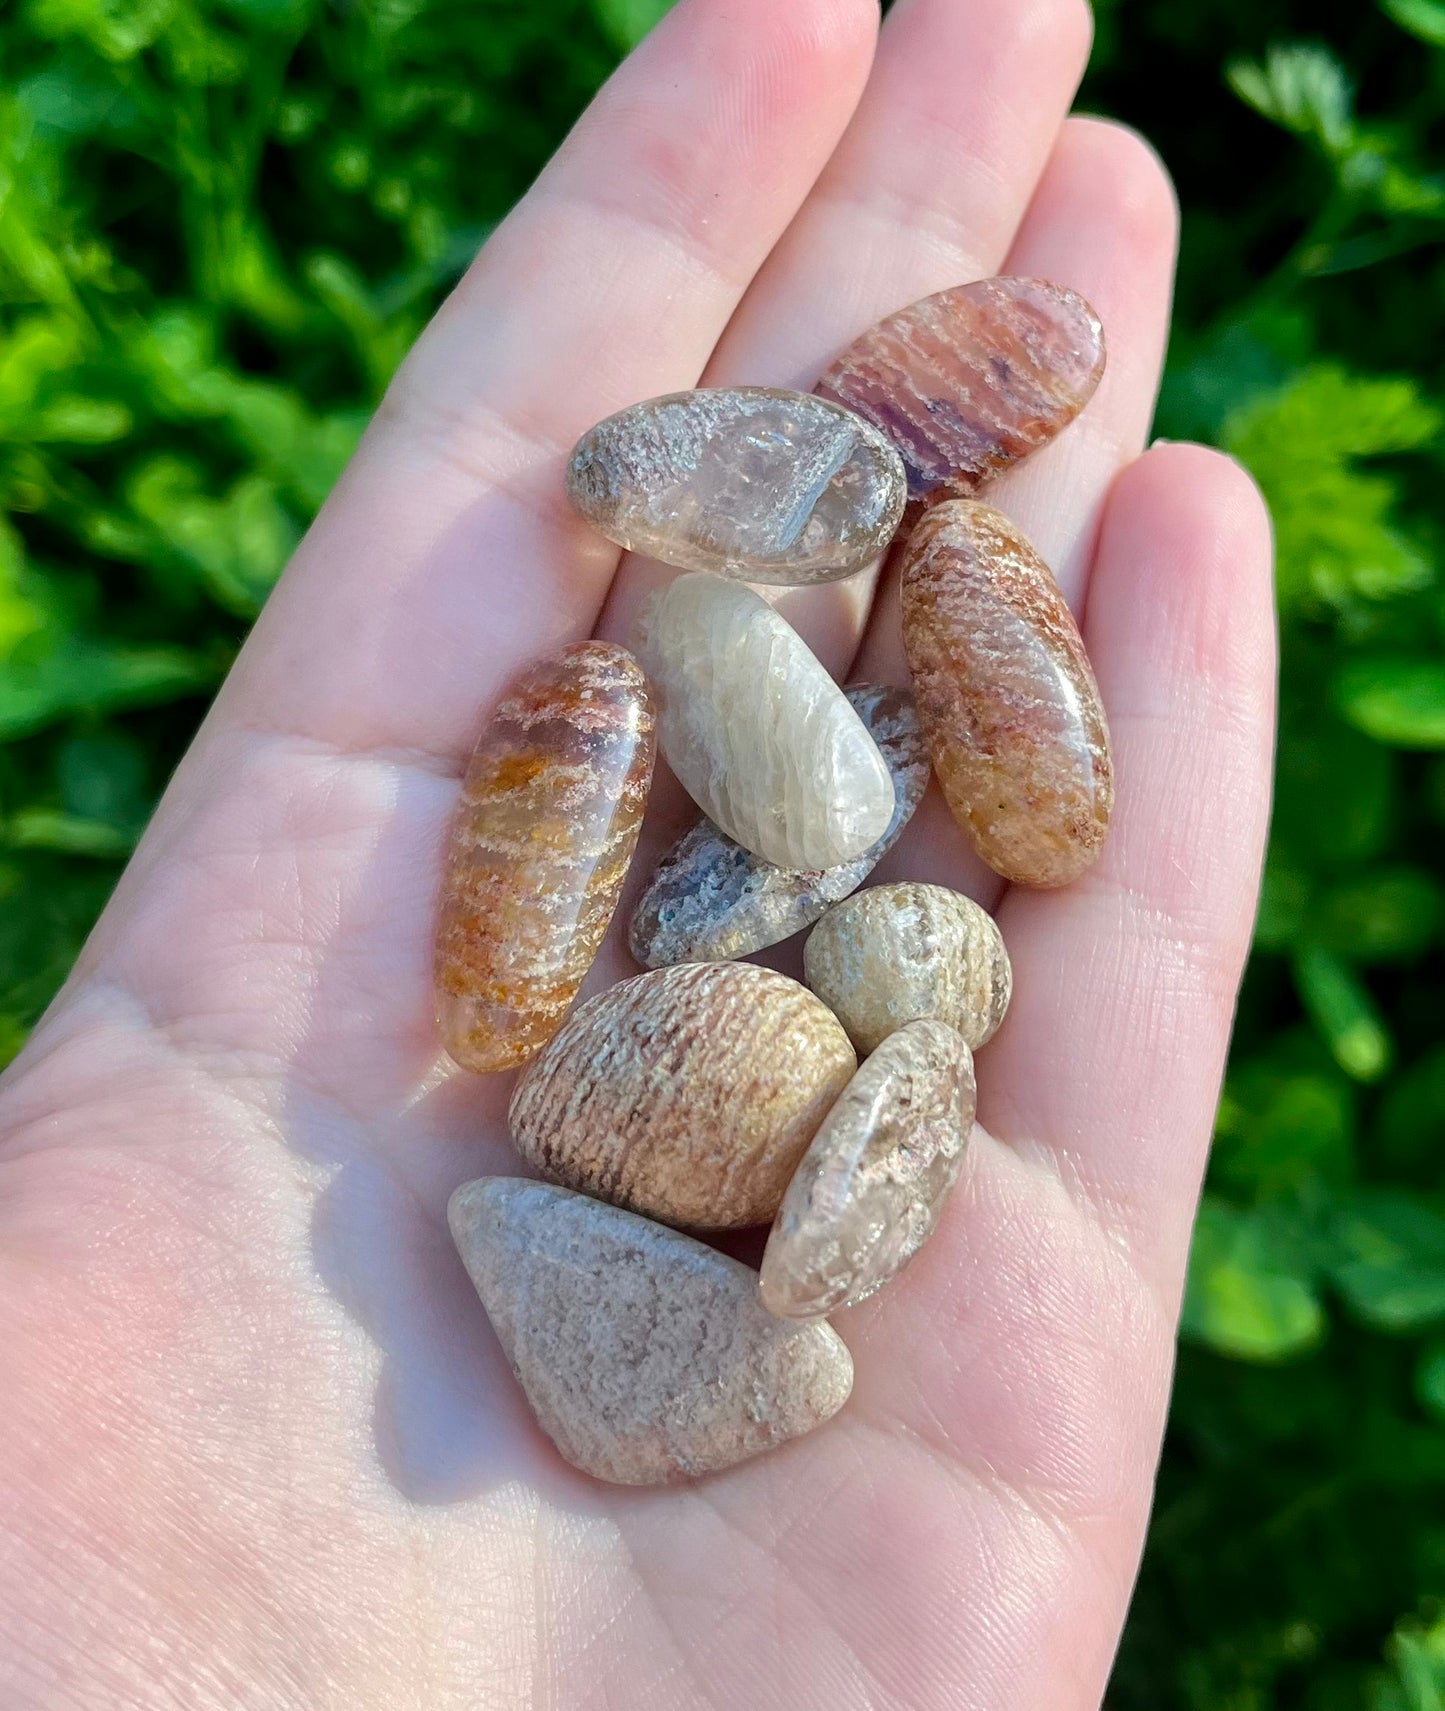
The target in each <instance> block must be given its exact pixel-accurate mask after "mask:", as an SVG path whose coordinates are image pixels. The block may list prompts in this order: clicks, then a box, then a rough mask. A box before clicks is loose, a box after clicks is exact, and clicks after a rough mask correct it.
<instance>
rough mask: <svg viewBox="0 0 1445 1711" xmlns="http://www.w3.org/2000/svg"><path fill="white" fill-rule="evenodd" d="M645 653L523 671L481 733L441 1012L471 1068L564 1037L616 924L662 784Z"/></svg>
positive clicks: (444, 913)
mask: <svg viewBox="0 0 1445 1711" xmlns="http://www.w3.org/2000/svg"><path fill="white" fill-rule="evenodd" d="M654 748H655V733H654V720H653V711H652V704H651V700H650V697H649V695H648V690H647V684H646V681H645V679H644V678H643V675H642V670H641V668H640V667H639V665H638V663H637V661H636V660H635V659H634V658H633V657H632V655H631V654H630V653H628V652H627V650H626V649H625V648H620V647H617V646H615V645H614V644H612V643H610V642H579V643H577V644H576V645H575V646H573V647H569V648H566V649H564V650H563V651H562V652H561V653H559V654H555V655H552V656H551V657H549V658H547V659H543V660H540V661H539V662H538V663H537V664H535V665H533V666H531V667H530V668H529V669H528V670H526V671H524V672H523V673H522V675H521V676H520V677H518V678H517V679H516V680H515V682H514V683H513V684H512V685H511V687H510V688H509V689H508V690H507V692H506V694H505V695H504V696H503V698H502V701H501V703H500V704H499V706H498V707H497V710H496V712H495V713H494V714H493V715H492V719H491V722H490V723H489V724H488V726H487V728H486V729H485V730H484V731H483V733H482V736H481V739H480V741H479V742H478V744H477V747H476V751H475V752H474V754H473V755H472V759H471V763H470V765H469V766H468V768H467V772H466V777H465V779H464V781H463V784H462V794H461V800H460V802H459V803H458V806H457V811H456V816H455V818H454V820H453V822H452V830H451V839H450V842H449V845H448V848H447V854H446V868H445V876H444V878H443V882H442V896H441V911H440V917H439V920H438V925H437V942H436V958H435V963H434V980H435V987H436V1006H437V1022H438V1025H439V1027H440V1030H441V1036H442V1041H443V1044H444V1045H445V1046H446V1049H447V1051H448V1052H449V1053H450V1054H451V1056H452V1057H453V1058H454V1059H455V1060H456V1062H457V1063H459V1064H461V1065H462V1066H463V1068H465V1069H472V1070H480V1071H489V1070H500V1069H511V1068H514V1067H515V1066H516V1065H517V1064H520V1063H523V1062H525V1061H526V1059H527V1058H529V1057H530V1056H531V1055H532V1054H533V1053H534V1052H535V1051H536V1050H537V1049H538V1048H539V1047H540V1046H542V1045H543V1044H545V1042H546V1041H547V1040H548V1039H550V1038H551V1036H552V1035H553V1033H555V1031H556V1029H557V1026H558V1024H559V1023H560V1022H561V1020H562V1017H563V1016H564V1015H565V1014H566V1011H567V1008H568V1006H569V1005H570V1004H571V1003H572V1000H573V999H574V998H575V997H576V996H577V989H578V987H579V986H580V985H581V983H582V977H583V976H584V975H585V974H586V972H587V970H588V968H589V967H590V966H591V963H592V959H593V958H594V957H595V956H596V954H597V948H598V946H599V945H600V944H601V942H602V937H603V934H604V933H605V932H606V931H607V926H608V923H609V922H610V921H611V919H612V915H613V911H614V910H615V909H616V907H617V899H618V895H619V893H620V891H621V889H622V881H623V879H624V877H625V876H626V873H627V867H628V864H629V862H630V861H631V860H632V852H633V850H634V849H635V847H636V845H637V834H638V831H639V829H640V827H641V822H642V812H643V809H644V808H645V806H646V804H647V794H648V788H649V786H650V784H651V781H652V764H653V754H654Z"/></svg>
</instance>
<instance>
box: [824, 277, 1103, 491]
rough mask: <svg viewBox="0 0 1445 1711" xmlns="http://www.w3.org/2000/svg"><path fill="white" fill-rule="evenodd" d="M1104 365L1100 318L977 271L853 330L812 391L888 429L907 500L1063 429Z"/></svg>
mask: <svg viewBox="0 0 1445 1711" xmlns="http://www.w3.org/2000/svg"><path fill="white" fill-rule="evenodd" d="M1103 372H1104V335H1103V329H1102V328H1101V326H1100V324H1099V318H1098V316H1097V315H1096V314H1095V313H1094V311H1093V310H1092V309H1091V308H1090V307H1089V305H1088V304H1087V303H1086V302H1085V301H1084V300H1083V298H1082V297H1080V296H1078V295H1077V293H1075V292H1073V291H1069V290H1067V289H1066V288H1065V287H1064V286H1062V285H1053V284H1050V283H1049V282H1048V281H1047V280H1043V279H981V280H979V281H977V282H976V283H975V284H973V285H959V286H955V287H953V289H952V290H949V291H940V292H938V293H937V294H936V295H935V296H933V297H925V298H923V300H922V301H921V302H918V303H914V304H911V305H910V306H909V307H908V308H906V309H900V310H899V311H898V312H897V314H894V315H889V316H888V317H887V319H886V320H883V321H879V322H878V323H877V325H876V326H873V327H870V328H869V330H868V331H867V332H866V333H864V334H863V335H862V337H861V338H857V339H855V340H854V341H853V343H852V344H851V345H849V346H848V348H847V350H845V351H844V352H843V353H842V355H841V356H839V357H838V358H837V360H836V361H835V362H833V364H832V365H831V366H830V367H829V369H828V370H827V372H826V373H825V374H824V376H823V378H822V380H820V381H819V383H818V387H817V391H818V393H819V395H820V396H821V397H824V398H829V399H832V400H834V401H835V402H836V403H839V404H845V405H847V407H848V408H849V409H850V410H853V411H856V412H857V414H858V415H860V416H862V417H863V418H864V419H865V420H866V421H869V422H872V423H873V425H874V426H875V427H877V428H878V429H880V430H881V432H882V433H883V434H884V435H886V436H887V438H888V439H889V440H890V441H891V442H892V444H893V445H894V446H896V447H897V449H898V451H899V453H900V454H901V455H902V458H903V464H904V468H905V469H906V470H907V472H908V497H909V499H910V501H912V502H914V503H915V505H916V504H917V503H918V502H919V501H922V500H925V499H928V498H930V497H932V496H934V495H937V496H938V497H939V498H946V497H950V496H960V495H964V494H969V493H973V492H975V491H976V490H977V489H978V488H979V487H980V486H981V485H982V484H983V483H984V482H985V481H987V480H988V479H989V477H990V476H993V475H996V474H998V472H999V471H1000V470H1003V469H1006V468H1008V466H1009V465H1010V464H1013V463H1017V462H1018V460H1019V459H1020V458H1022V457H1026V456H1027V455H1028V454H1029V453H1030V452H1031V451H1034V450H1036V449H1037V448H1038V447H1039V446H1041V445H1044V444H1045V443H1046V442H1047V441H1049V440H1051V439H1052V438H1053V437H1054V435H1055V434H1057V433H1058V432H1059V431H1060V430H1061V429H1063V428H1066V427H1067V426H1068V424H1069V423H1070V422H1072V421H1073V419H1074V417H1075V416H1077V415H1078V413H1079V411H1080V410H1082V409H1083V407H1084V405H1085V404H1087V403H1088V401H1089V399H1090V397H1091V396H1092V395H1093V392H1094V389H1095V387H1096V386H1097V385H1098V384H1099V380H1100V377H1101V376H1102V374H1103Z"/></svg>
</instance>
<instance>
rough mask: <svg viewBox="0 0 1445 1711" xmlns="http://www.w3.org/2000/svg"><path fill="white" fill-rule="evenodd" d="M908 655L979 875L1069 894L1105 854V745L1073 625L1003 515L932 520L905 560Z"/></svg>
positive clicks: (989, 511) (1108, 782) (964, 504)
mask: <svg viewBox="0 0 1445 1711" xmlns="http://www.w3.org/2000/svg"><path fill="white" fill-rule="evenodd" d="M902 596H903V645H904V648H905V651H906V652H907V655H908V665H909V669H910V670H911V671H912V673H913V693H914V696H915V699H916V700H917V703H918V717H919V721H920V723H921V724H922V726H923V731H924V735H925V736H926V737H927V739H928V747H929V751H930V753H931V754H932V756H933V767H934V771H935V772H936V773H937V774H938V781H939V783H940V784H941V785H942V787H943V793H944V795H945V796H946V797H947V799H948V805H949V807H950V808H951V809H952V810H953V816H954V818H955V819H956V820H957V821H958V823H959V825H960V826H962V827H963V829H964V831H965V832H967V833H968V835H969V837H970V838H971V839H972V841H973V845H974V848H975V849H976V850H977V851H978V853H979V855H980V856H982V858H983V859H984V861H986V862H987V863H988V865H989V866H990V867H991V868H993V869H994V871H995V872H996V873H1001V874H1002V875H1003V876H1004V878H1005V879H1011V880H1014V881H1015V882H1017V883H1018V884H1021V885H1066V884H1067V883H1068V882H1069V881H1070V880H1071V879H1075V878H1077V877H1078V875H1079V874H1081V873H1082V872H1083V871H1084V869H1085V868H1087V867H1088V866H1089V864H1090V863H1091V862H1092V861H1093V860H1094V859H1095V857H1096V856H1097V855H1098V853H1099V850H1100V849H1101V847H1102V846H1103V842H1104V837H1105V834H1106V832H1107V831H1108V827H1109V815H1110V812H1111V810H1112V808H1113V801H1114V775H1113V762H1112V760H1111V757H1110V752H1109V731H1108V726H1107V725H1106V723H1105V720H1104V709H1103V705H1102V703H1101V702H1100V699H1099V689H1098V685H1097V684H1096V683H1095V681H1094V674H1093V671H1092V670H1091V669H1090V666H1089V661H1088V658H1087V656H1086V655H1085V653H1084V644H1083V641H1082V639H1081V638H1080V636H1079V630H1078V626H1077V625H1076V624H1075V623H1074V619H1073V614H1072V613H1071V612H1070V611H1069V608H1068V604H1067V602H1066V601H1065V600H1064V597H1063V595H1062V593H1060V591H1059V585H1058V584H1057V583H1056V582H1055V581H1054V578H1053V575H1052V573H1051V572H1050V570H1049V568H1048V566H1047V565H1046V564H1045V563H1044V562H1043V560H1042V559H1041V558H1040V557H1039V556H1038V554H1037V553H1036V552H1035V551H1034V549H1033V547H1032V546H1030V544H1029V543H1028V541H1027V540H1025V538H1024V536H1023V535H1022V534H1021V533H1020V531H1019V529H1018V527H1017V525H1016V524H1014V523H1013V522H1011V521H1010V520H1009V518H1007V517H1005V516H1004V515H1003V513H1002V512H1001V511H995V510H994V509H993V508H992V507H991V506H988V505H981V504H979V503H977V502H976V501H970V500H966V499H955V500H949V501H946V502H944V503H942V504H939V505H936V506H934V507H933V508H932V509H931V510H930V511H928V512H927V513H925V515H924V517H923V520H922V521H921V522H920V523H919V525H918V527H917V528H916V529H915V530H914V532H913V534H912V536H911V538H910V539H909V542H908V545H907V547H906V548H905V550H904V554H903V577H902Z"/></svg>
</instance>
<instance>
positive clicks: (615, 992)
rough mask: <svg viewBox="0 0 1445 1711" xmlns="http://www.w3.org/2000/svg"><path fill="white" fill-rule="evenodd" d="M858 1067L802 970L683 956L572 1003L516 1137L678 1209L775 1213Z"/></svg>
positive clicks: (578, 1171) (522, 1100)
mask: <svg viewBox="0 0 1445 1711" xmlns="http://www.w3.org/2000/svg"><path fill="white" fill-rule="evenodd" d="M856 1066H857V1059H856V1058H855V1057H854V1055H853V1048H852V1046H850V1045H849V1044H848V1036H847V1035H846V1034H845V1033H844V1032H843V1029H842V1027H841V1026H840V1025H839V1023H838V1021H837V1020H836V1019H835V1017H834V1016H833V1015H832V1014H831V1012H830V1011H829V1010H828V1009H827V1007H826V1005H824V1004H822V1003H820V1002H819V1000H818V999H816V998H815V997H814V996H813V994H812V993H811V992H809V991H808V989H807V988H806V987H805V986H800V985H799V984H798V982H797V981H796V980H789V979H788V978H787V976H786V975H782V974H775V973H774V972H773V970H772V969H768V968H758V967H756V966H755V965H753V964H752V963H738V962H713V963H679V964H676V965H674V966H673V967H671V968H660V969H655V970H653V971H652V972H651V973H648V974H640V975H638V976H637V977H636V978H635V979H632V980H625V981H623V982H622V984H621V985H620V986H614V987H613V988H612V989H611V991H609V992H604V993H601V994H600V995H599V996H598V997H596V998H592V999H589V1000H588V1001H587V1003H585V1004H582V1005H580V1006H579V1007H578V1009H577V1010H576V1011H575V1012H574V1013H573V1014H572V1015H571V1016H569V1017H568V1019H567V1021H566V1022H565V1023H564V1024H563V1025H562V1028H561V1029H560V1030H559V1032H558V1033H557V1035H556V1036H555V1038H554V1039H553V1040H552V1041H551V1043H550V1044H549V1045H548V1046H547V1048H546V1049H545V1051H543V1052H542V1054H541V1056H540V1057H538V1058H537V1060H536V1062H535V1063H533V1064H532V1066H531V1067H530V1068H529V1069H528V1071H527V1073H526V1075H525V1076H524V1077H523V1078H522V1080H521V1082H520V1083H519V1084H518V1087H517V1091H516V1092H515V1093H514V1094H513V1096H512V1108H511V1111H510V1113H509V1121H510V1123H511V1128H512V1138H513V1140H515V1141H516V1143H517V1148H518V1150H519V1151H520V1152H521V1154H522V1156H523V1158H525V1159H526V1160H527V1161H528V1162H529V1163H530V1164H532V1165H534V1166H535V1167H536V1168H537V1169H538V1170H540V1171H541V1172H542V1174H543V1175H544V1176H548V1177H551V1178H552V1179H553V1180H554V1181H556V1182H562V1183H565V1184H566V1185H567V1186H568V1187H569V1188H578V1189H581V1190H582V1191H583V1192H584V1193H587V1194H595V1195H597V1196H598V1197H599V1198H600V1199H603V1200H610V1201H612V1202H613V1203H614V1204H616V1205H619V1206H626V1207H628V1208H629V1209H631V1210H632V1211H634V1212H644V1213H646V1214H648V1215H649V1216H650V1217H653V1218H660V1219H662V1220H663V1221H664V1222H665V1223H669V1224H682V1225H686V1226H689V1227H691V1228H693V1229H729V1228H741V1227H743V1226H746V1225H749V1224H765V1223H767V1222H768V1221H769V1219H771V1218H772V1216H773V1214H774V1213H775V1212H776V1211H777V1209H778V1202H779V1201H780V1200H781V1199H782V1197H783V1190H784V1189H785V1188H786V1187H787V1185H788V1178H789V1177H790V1176H791V1175H792V1174H793V1169H794V1167H795V1166H796V1165H797V1162H798V1160H799V1159H800V1158H801V1157H802V1156H803V1152H804V1150H805V1149H806V1147H807V1145H808V1142H809V1141H810V1140H811V1139H812V1138H813V1133H814V1131H815V1130H816V1129H817V1127H818V1125H819V1123H820V1122H822V1120H823V1115H824V1113H825V1112H826V1111H827V1109H828V1107H829V1106H830V1105H831V1104H832V1103H833V1101H834V1099H836V1098H837V1096H838V1094H839V1093H841V1092H842V1090H843V1088H844V1087H845V1086H846V1085H847V1082H848V1079H849V1077H850V1076H851V1075H852V1073H853V1071H854V1069H855V1068H856Z"/></svg>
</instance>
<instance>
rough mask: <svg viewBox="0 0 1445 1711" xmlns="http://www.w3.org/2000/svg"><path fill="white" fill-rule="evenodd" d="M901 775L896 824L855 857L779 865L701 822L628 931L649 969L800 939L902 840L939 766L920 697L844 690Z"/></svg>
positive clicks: (882, 688)
mask: <svg viewBox="0 0 1445 1711" xmlns="http://www.w3.org/2000/svg"><path fill="white" fill-rule="evenodd" d="M845 694H846V695H847V697H848V700H849V702H850V703H851V705H852V707H853V709H854V711H855V712H856V713H857V714H858V717H859V718H860V719H862V721H863V723H864V725H865V726H866V728H867V730H868V734H869V736H871V737H872V738H873V740H874V742H875V743H877V745H878V752H879V753H880V754H881V755H882V756H883V759H884V761H885V762H886V763H887V766H888V770H889V773H890V774H891V775H892V778H893V795H894V808H893V818H892V819H891V820H890V821H889V823H888V829H887V831H886V832H884V834H883V836H882V837H881V838H880V839H879V840H878V842H877V843H876V844H874V845H872V846H871V848H869V849H867V850H865V851H864V852H863V854H862V855H861V856H859V857H858V858H857V860H856V861H848V862H842V863H840V864H839V865H838V866H837V867H829V868H822V869H818V868H804V869H801V870H799V869H796V868H785V867H773V866H771V865H770V864H769V863H768V862H765V861H762V860H760V859H759V858H758V857H757V856H755V855H752V854H750V853H749V852H748V851H747V850H745V849H743V847H742V846H741V845H740V844H735V843H734V842H733V840H732V839H731V838H730V837H728V836H727V834H726V833H725V832H721V831H719V830H718V828H717V827H716V826H715V825H714V824H713V823H712V821H711V820H708V819H702V820H699V821H698V823H697V824H696V825H695V826H694V827H693V828H692V830H691V831H690V832H688V833H687V834H686V835H685V836H684V837H683V838H682V839H681V840H680V842H679V843H677V844H676V845H675V846H674V847H673V849H672V850H671V851H670V852H669V853H668V854H667V855H665V856H664V857H663V858H662V861H661V862H660V863H659V865H658V868H657V871H656V872H655V873H654V874H653V876H652V878H651V879H650V880H649V881H648V885H647V889H646V890H645V891H644V892H643V894H642V896H641V897H640V898H639V899H638V902H637V906H636V908H635V909H634V910H633V913H632V920H631V923H630V925H629V928H628V944H629V945H630V947H631V949H632V954H633V956H635V957H636V958H637V960H638V962H640V963H641V964H642V966H643V967H644V968H662V967H664V966H665V965H667V964H668V963H676V962H722V961H726V960H728V959H730V958H732V957H742V956H748V955H749V954H750V953H751V952H753V951H757V950H762V949H763V948H764V947H765V946H767V945H775V944H777V943H779V941H780V940H782V939H786V938H791V936H792V935H793V934H794V933H799V932H801V931H802V930H803V928H804V927H808V926H811V925H812V924H813V922H814V921H816V920H817V919H818V917H819V916H820V915H821V914H822V913H823V912H824V910H825V909H827V908H828V906H829V905H830V904H833V903H836V902H837V901H838V900H839V898H842V897H846V896H847V895H848V893H849V892H850V891H855V890H857V888H858V887H859V886H860V885H861V884H862V883H863V881H864V880H865V879H866V878H867V877H868V875H869V873H871V872H872V870H873V869H874V868H875V867H876V866H877V864H878V863H879V862H880V861H882V859H883V857H884V856H885V855H886V854H887V853H888V851H889V850H890V849H892V847H893V845H894V844H895V843H896V842H897V841H898V838H899V836H900V835H901V833H902V831H903V828H904V827H905V826H906V825H907V824H908V822H909V820H910V819H911V818H912V817H913V811H914V809H915V808H916V807H917V806H918V804H919V802H921V801H922V799H923V793H924V791H925V790H926V789H927V788H928V780H929V776H930V763H929V759H928V750H927V747H926V746H925V744H924V741H923V733H922V731H921V730H920V729H919V726H918V716H917V714H916V713H915V712H914V709H913V697H912V695H910V694H909V692H908V691H907V690H906V689H896V688H893V687H892V686H891V685H886V684H881V683H860V684H855V685H854V686H853V687H852V688H851V689H848V690H846V691H845Z"/></svg>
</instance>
